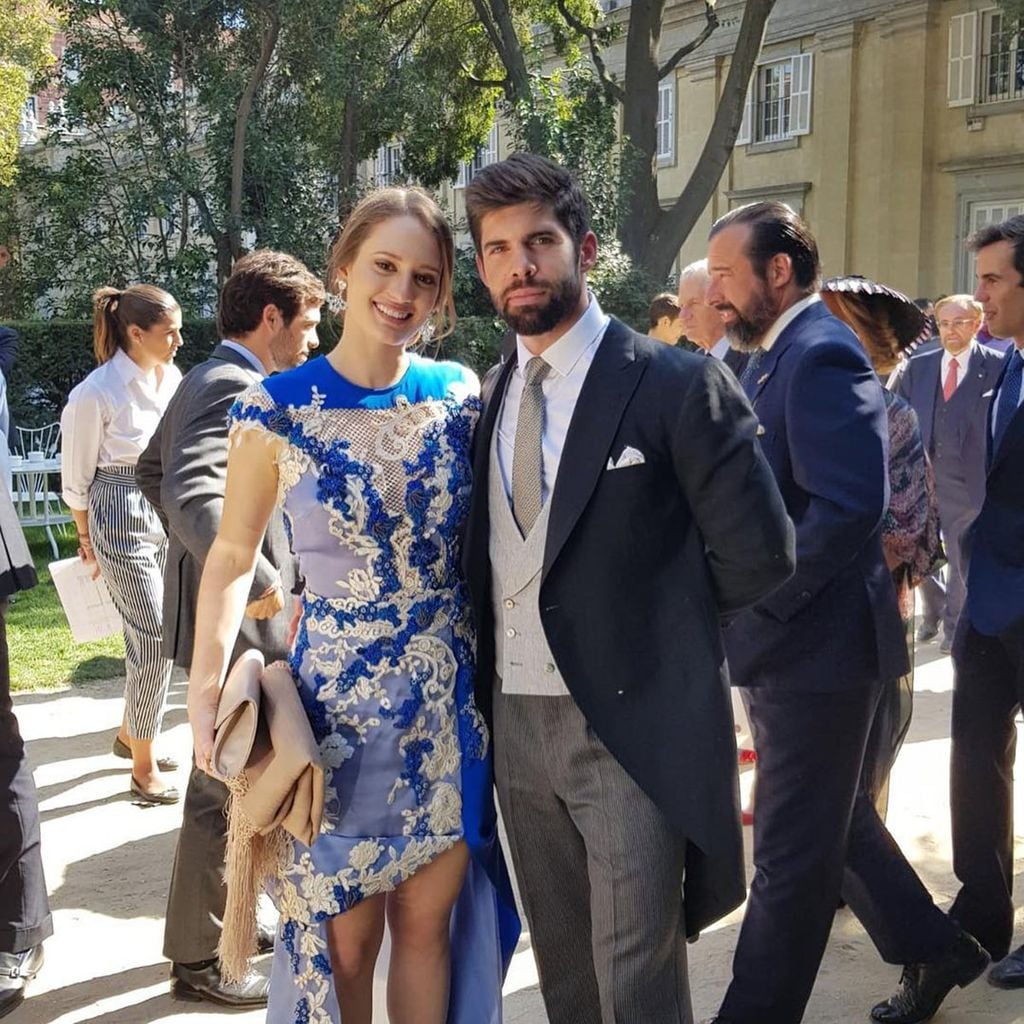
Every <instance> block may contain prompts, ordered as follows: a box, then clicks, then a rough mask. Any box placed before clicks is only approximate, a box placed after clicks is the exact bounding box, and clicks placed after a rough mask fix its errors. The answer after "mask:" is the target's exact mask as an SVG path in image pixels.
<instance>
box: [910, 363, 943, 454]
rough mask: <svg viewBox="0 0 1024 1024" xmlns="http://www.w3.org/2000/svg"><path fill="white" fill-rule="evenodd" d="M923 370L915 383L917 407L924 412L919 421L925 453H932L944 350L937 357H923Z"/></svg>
mask: <svg viewBox="0 0 1024 1024" xmlns="http://www.w3.org/2000/svg"><path fill="white" fill-rule="evenodd" d="M921 360H922V366H921V369H922V370H923V371H924V372H923V373H921V374H919V375H918V379H917V380H916V381H915V383H916V385H917V388H916V390H917V394H916V396H914V397H916V399H917V405H916V406H915V408H918V409H920V410H921V411H922V414H921V416H920V417H919V418H918V421H919V423H920V425H921V440H922V442H923V443H924V449H925V451H931V446H932V427H933V426H934V424H935V402H936V400H937V396H938V394H939V377H940V376H942V349H939V352H938V354H937V355H935V356H922V357H921Z"/></svg>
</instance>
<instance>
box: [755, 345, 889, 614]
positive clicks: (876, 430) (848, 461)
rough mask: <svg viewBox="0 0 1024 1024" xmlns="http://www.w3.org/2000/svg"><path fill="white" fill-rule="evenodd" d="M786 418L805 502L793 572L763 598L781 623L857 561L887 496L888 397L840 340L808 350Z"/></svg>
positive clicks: (794, 380)
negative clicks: (785, 580) (886, 398)
mask: <svg viewBox="0 0 1024 1024" xmlns="http://www.w3.org/2000/svg"><path fill="white" fill-rule="evenodd" d="M785 417H786V433H787V436H788V441H789V457H790V464H791V468H792V473H793V479H794V481H795V483H796V484H797V486H798V487H800V489H801V490H802V491H804V493H805V495H806V502H807V504H806V507H805V508H804V510H803V514H802V515H801V516H800V517H799V521H798V522H797V524H796V572H795V573H794V574H793V575H792V576H791V577H790V578H789V580H787V582H786V583H784V584H783V585H782V586H781V587H780V588H779V589H778V590H776V591H775V592H774V593H773V594H771V595H770V596H768V597H767V598H766V599H765V600H764V601H762V602H761V603H760V604H759V605H758V607H759V609H760V610H761V611H764V612H767V614H769V615H771V616H772V617H774V618H776V619H778V620H779V621H781V622H786V621H788V620H789V619H791V618H792V617H793V616H794V615H796V614H797V612H799V611H801V610H802V609H803V608H805V607H806V606H807V605H808V604H809V603H810V602H811V601H812V600H814V598H815V597H816V596H817V595H818V594H819V593H820V591H821V590H823V589H824V588H825V586H826V585H827V584H828V583H829V582H831V580H832V579H833V578H834V577H835V576H836V575H837V574H838V573H839V572H840V571H841V570H843V569H844V568H845V567H846V566H848V565H849V564H851V563H852V562H853V560H854V559H855V558H856V557H857V556H858V554H859V553H860V551H861V550H862V549H863V547H864V545H865V543H867V541H868V539H869V538H870V537H871V535H872V534H873V533H874V532H875V531H876V530H877V529H878V527H879V524H880V523H881V521H882V516H883V515H884V514H885V510H886V507H887V505H888V502H889V487H888V480H889V475H888V465H887V462H888V424H887V421H886V414H885V402H884V399H883V397H882V388H881V385H880V384H879V382H878V378H877V377H876V376H875V374H874V372H873V371H872V369H871V367H870V365H869V364H868V363H867V360H866V359H865V358H864V356H863V355H862V354H861V353H860V352H859V350H857V349H855V348H853V347H852V346H851V345H847V344H841V343H838V342H836V343H825V344H821V345H816V346H814V347H813V348H810V349H808V350H807V352H806V353H805V354H804V355H803V357H802V358H801V360H800V363H799V364H798V365H797V367H796V368H795V369H794V371H793V375H792V377H791V378H790V381H789V388H788V391H787V394H786V410H785Z"/></svg>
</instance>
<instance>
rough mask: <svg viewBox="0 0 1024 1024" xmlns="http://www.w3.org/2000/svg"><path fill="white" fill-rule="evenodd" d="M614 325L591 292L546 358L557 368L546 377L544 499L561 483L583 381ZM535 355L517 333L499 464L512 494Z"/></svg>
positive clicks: (503, 411) (507, 490)
mask: <svg viewBox="0 0 1024 1024" xmlns="http://www.w3.org/2000/svg"><path fill="white" fill-rule="evenodd" d="M607 328H608V317H607V316H606V315H605V314H604V313H603V312H602V311H601V307H600V306H599V305H598V303H597V299H596V298H594V296H593V295H591V296H590V305H588V306H587V310H586V312H585V313H584V314H583V316H581V317H580V318H579V320H577V321H576V323H575V324H573V325H572V327H570V328H569V330H567V331H566V332H565V334H563V335H562V336H561V337H560V338H559V339H558V341H556V342H555V343H554V344H553V345H552V346H551V347H550V348H548V349H547V351H545V352H544V354H543V355H542V356H541V358H542V359H543V360H544V361H545V362H546V363H547V364H548V365H549V366H550V367H551V371H550V372H549V373H548V375H547V377H545V378H544V380H543V381H542V382H541V390H542V392H543V395H544V437H543V441H542V454H541V458H542V463H543V475H544V479H543V481H542V486H541V502H542V503H545V502H547V500H548V498H549V497H550V495H551V492H552V491H553V490H554V488H555V478H556V477H557V476H558V464H559V462H560V461H561V458H562V448H563V447H564V446H565V437H566V434H568V432H569V422H570V421H571V420H572V414H573V412H574V411H575V409H576V400H577V399H578V398H579V397H580V390H581V389H582V387H583V381H584V380H585V379H586V376H587V371H588V370H589V369H590V364H591V363H592V362H593V361H594V356H595V355H596V354H597V346H598V344H599V343H600V341H601V339H602V338H603V337H604V332H605V330H606V329H607ZM532 358H533V354H532V353H531V352H530V350H529V349H528V348H527V347H526V345H524V344H523V339H522V338H520V337H517V338H516V366H515V369H514V370H513V371H512V376H511V378H510V379H509V382H508V388H507V389H506V391H505V402H504V404H503V405H502V408H501V415H500V417H499V418H498V465H499V466H500V468H501V479H502V483H503V484H504V485H505V493H506V495H508V497H509V500H511V498H512V455H513V452H514V450H515V443H516V424H517V423H518V422H519V401H520V399H521V397H522V394H523V382H524V377H523V370H524V368H525V366H526V364H527V363H528V362H529V361H530V360H531V359H532Z"/></svg>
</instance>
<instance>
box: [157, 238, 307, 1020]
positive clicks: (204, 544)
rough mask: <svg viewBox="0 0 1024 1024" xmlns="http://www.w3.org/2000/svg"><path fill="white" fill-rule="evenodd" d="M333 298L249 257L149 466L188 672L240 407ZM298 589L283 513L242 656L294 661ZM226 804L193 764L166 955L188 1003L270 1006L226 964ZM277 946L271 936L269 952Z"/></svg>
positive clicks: (169, 647) (169, 597) (294, 273)
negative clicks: (221, 951) (236, 405)
mask: <svg viewBox="0 0 1024 1024" xmlns="http://www.w3.org/2000/svg"><path fill="white" fill-rule="evenodd" d="M323 300H324V289H323V286H322V285H321V283H320V282H319V281H318V280H317V279H316V278H315V277H314V276H313V275H312V274H311V273H310V272H309V271H308V270H307V269H306V268H305V267H304V266H303V265H302V264H301V263H300V262H299V261H298V260H296V259H295V258H293V257H291V256H287V255H285V254H284V253H278V252H271V251H269V250H260V251H257V252H253V253H250V254H249V255H248V256H245V257H244V258H243V259H241V260H239V261H238V263H236V264H235V268H234V271H233V272H232V274H231V276H230V277H229V278H228V280H227V281H226V282H225V284H224V288H223V290H222V292H221V296H220V304H219V309H218V315H217V321H218V327H219V330H220V335H221V338H222V339H223V340H222V341H221V343H220V344H219V345H218V346H217V347H216V348H215V349H214V350H213V352H212V354H211V355H210V358H209V359H207V360H206V362H204V363H201V364H200V365H199V366H196V367H195V368H194V369H192V370H191V371H190V372H189V373H188V375H187V376H186V377H185V379H184V381H182V384H181V387H180V388H179V390H178V393H177V395H175V398H174V401H172V402H171V404H170V405H169V406H168V409H167V413H166V415H165V416H164V418H163V420H162V421H161V423H160V425H159V427H158V428H157V431H156V433H155V434H154V435H153V439H152V441H151V442H150V444H149V446H148V448H147V449H146V451H145V452H144V453H143V455H142V458H141V459H140V460H139V465H138V470H137V479H138V482H139V486H140V487H141V488H142V491H143V493H144V494H145V496H146V497H147V498H148V499H149V501H150V502H151V503H152V505H153V506H154V508H156V510H157V512H158V513H159V515H160V518H161V519H162V520H163V522H164V524H165V526H166V528H167V532H168V534H169V536H170V554H169V559H168V572H167V576H166V581H165V589H164V651H165V653H166V655H167V657H168V658H172V659H173V660H174V662H175V664H178V665H181V666H183V667H184V668H186V669H187V668H189V667H190V666H191V663H192V646H193V640H194V637H195V627H196V598H197V595H198V592H199V580H200V577H201V576H202V571H203V565H204V564H205V562H206V556H207V553H208V552H209V550H210V546H211V545H212V544H213V541H214V538H215V537H216V536H217V529H218V527H219V526H220V520H221V512H222V509H223V506H224V483H225V479H226V476H227V463H228V410H229V409H230V408H231V405H232V403H233V402H234V401H235V399H236V398H238V396H239V395H240V394H241V393H242V392H243V391H244V390H245V389H246V388H247V387H249V386H250V385H251V384H253V383H255V382H257V381H260V380H263V379H264V378H265V377H267V376H268V375H269V374H271V373H275V372H277V371H280V370H286V369H289V368H290V367H293V366H298V365H299V364H300V363H303V362H305V361H306V358H307V356H308V354H309V352H310V350H311V349H315V348H316V347H317V345H318V340H317V334H316V328H317V324H318V323H319V322H320V306H321V304H322V303H323ZM294 585H295V567H294V561H293V558H292V555H291V551H290V548H289V544H288V538H287V536H286V534H285V529H284V522H283V519H282V517H281V515H280V513H277V514H276V515H275V517H274V518H273V519H272V520H271V522H270V524H269V526H268V527H267V531H266V535H265V537H264V539H263V545H262V548H261V549H260V554H259V558H258V561H257V564H256V574H255V577H254V580H253V584H252V588H251V590H250V592H249V598H248V602H249V603H248V606H247V608H246V618H245V621H244V622H243V625H242V628H241V631H240V632H239V635H238V638H237V641H236V643H235V649H234V652H233V655H232V661H234V659H235V658H236V657H237V656H238V655H239V654H241V652H242V651H244V650H246V649H248V648H251V647H255V648H257V649H258V650H259V651H261V652H262V653H263V654H264V656H265V657H266V660H267V662H268V663H270V662H272V661H275V660H277V659H279V658H283V657H285V655H286V652H287V649H288V643H287V630H288V620H287V616H286V615H281V614H279V613H280V612H281V609H282V608H283V607H284V603H285V594H286V593H287V592H288V591H290V590H292V589H293V587H294ZM226 799H227V789H226V787H225V786H224V784H223V783H221V782H220V781H219V780H217V779H214V778H213V777H212V776H210V775H207V774H206V773H205V772H204V771H202V770H201V769H200V768H197V767H196V766H195V764H193V766H192V772H191V775H190V776H189V784H188V790H187V791H186V793H185V807H184V815H183V821H182V826H181V832H180V833H179V836H178V848H177V851H176V853H175V859H174V871H173V874H172V876H171V887H170V893H169V895H168V901H167V922H166V926H165V931H164V955H165V956H166V957H167V958H168V959H169V960H170V961H171V964H172V966H171V992H172V994H173V995H174V996H175V997H176V998H178V999H185V1000H192V1001H198V1000H207V1001H210V1002H214V1003H219V1004H222V1005H227V1006H237V1007H245V1006H259V1005H262V1004H264V1003H265V1002H266V1000H267V987H268V986H267V979H266V978H265V977H262V976H260V975H258V974H253V975H251V976H250V977H247V978H245V979H243V980H242V981H241V982H239V983H230V982H227V981H226V980H225V979H224V978H222V977H221V972H220V964H219V961H218V958H217V946H218V943H219V941H220V932H221V921H222V919H223V916H224V900H225V889H224V845H225V833H226V825H227V822H226V819H225V817H224V803H225V800H226ZM272 941H273V940H272V937H271V936H269V935H265V936H261V946H262V948H263V949H264V950H266V949H269V946H270V945H271V943H272Z"/></svg>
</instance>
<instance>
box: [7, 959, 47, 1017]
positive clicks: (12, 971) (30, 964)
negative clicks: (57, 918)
mask: <svg viewBox="0 0 1024 1024" xmlns="http://www.w3.org/2000/svg"><path fill="white" fill-rule="evenodd" d="M42 966H43V947H42V944H40V945H38V946H33V947H32V948H31V949H26V950H25V951H24V952H23V953H0V1017H6V1016H7V1014H9V1013H11V1012H12V1011H13V1010H15V1009H17V1007H19V1006H20V1005H21V1003H22V1002H23V1001H24V999H25V986H26V985H27V984H28V983H29V982H30V981H31V980H32V979H33V978H34V977H35V976H36V975H37V974H38V973H39V968H40V967H42Z"/></svg>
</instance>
